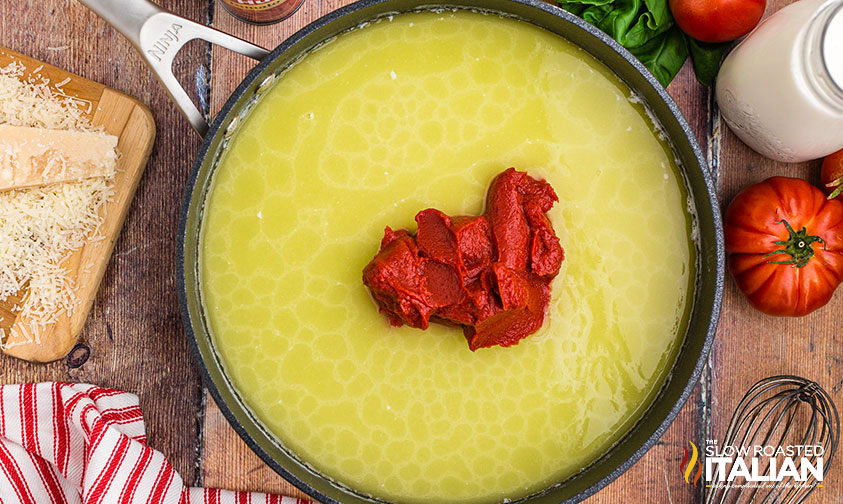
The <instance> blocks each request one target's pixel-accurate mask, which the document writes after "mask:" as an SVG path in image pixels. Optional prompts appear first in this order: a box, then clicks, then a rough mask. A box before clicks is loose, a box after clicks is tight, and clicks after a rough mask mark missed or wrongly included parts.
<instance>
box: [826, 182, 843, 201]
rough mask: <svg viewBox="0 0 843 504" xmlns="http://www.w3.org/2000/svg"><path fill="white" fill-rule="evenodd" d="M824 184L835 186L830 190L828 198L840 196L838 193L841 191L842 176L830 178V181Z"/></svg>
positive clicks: (842, 189) (842, 187) (842, 185)
mask: <svg viewBox="0 0 843 504" xmlns="http://www.w3.org/2000/svg"><path fill="white" fill-rule="evenodd" d="M825 186H826V187H836V188H837V189H835V190H834V191H832V192H831V194H829V195H828V198H827V199H834V198H836V197H838V196H840V193H843V177H838V178H836V179H834V180H832V181H831V182H829V183H828V184H826V185H825Z"/></svg>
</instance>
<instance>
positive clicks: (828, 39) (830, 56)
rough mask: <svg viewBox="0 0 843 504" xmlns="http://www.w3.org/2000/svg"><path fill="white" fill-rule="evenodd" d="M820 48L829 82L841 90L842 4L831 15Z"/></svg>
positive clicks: (842, 49)
mask: <svg viewBox="0 0 843 504" xmlns="http://www.w3.org/2000/svg"><path fill="white" fill-rule="evenodd" d="M820 47H821V52H822V59H823V62H824V63H825V67H826V69H828V74H829V76H830V77H831V80H832V81H833V82H834V83H835V84H836V85H837V87H838V88H839V89H841V90H843V3H841V5H840V6H838V7H837V8H836V10H835V12H833V13H832V14H831V17H830V18H829V20H828V22H827V24H826V26H825V33H823V35H822V44H821V46H820Z"/></svg>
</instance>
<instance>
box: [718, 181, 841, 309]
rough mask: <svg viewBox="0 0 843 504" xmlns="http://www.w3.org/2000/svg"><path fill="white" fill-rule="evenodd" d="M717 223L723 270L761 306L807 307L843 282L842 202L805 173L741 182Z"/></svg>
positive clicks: (814, 305) (816, 304)
mask: <svg viewBox="0 0 843 504" xmlns="http://www.w3.org/2000/svg"><path fill="white" fill-rule="evenodd" d="M723 227H724V232H725V235H726V253H727V254H728V256H729V272H730V273H731V274H732V276H733V277H734V278H735V283H736V284H737V285H738V289H740V291H741V292H742V293H743V294H744V296H746V298H747V300H749V303H750V304H751V305H752V306H753V307H755V308H757V309H758V310H760V311H762V312H764V313H767V314H769V315H776V316H788V317H799V316H802V315H806V314H808V313H811V312H812V311H814V310H816V309H817V308H819V307H821V306H823V305H825V304H826V303H828V301H829V300H830V299H831V296H832V294H834V289H836V288H837V286H838V285H839V284H840V282H841V281H843V202H841V201H838V200H836V199H834V200H827V199H826V198H825V195H824V194H823V192H822V191H820V190H819V189H817V188H816V187H814V186H812V185H811V184H809V183H808V182H805V181H804V180H800V179H793V178H785V177H773V178H769V179H767V180H765V181H763V182H761V183H760V184H755V185H751V186H749V187H747V188H745V189H744V190H742V191H741V192H740V193H738V195H737V196H735V199H733V200H732V202H731V203H730V204H729V207H728V208H727V209H726V216H725V219H724V226H723Z"/></svg>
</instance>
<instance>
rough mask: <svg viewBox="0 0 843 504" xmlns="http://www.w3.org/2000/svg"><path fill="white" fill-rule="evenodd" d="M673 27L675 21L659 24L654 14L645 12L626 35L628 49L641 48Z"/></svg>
mask: <svg viewBox="0 0 843 504" xmlns="http://www.w3.org/2000/svg"><path fill="white" fill-rule="evenodd" d="M671 26H673V20H671V21H670V22H668V23H661V24H659V23H657V22H656V21H655V16H654V15H653V14H652V13H649V12H645V13H643V14H641V16H640V17H639V18H638V22H637V23H635V25H633V26H632V28H630V29H629V31H628V32H627V34H626V43H625V44H622V45H623V46H624V47H626V48H632V47H641V46H642V45H644V44H646V43H647V42H649V41H650V40H652V39H653V38H655V37H657V36H659V35H661V34H662V33H664V32H666V31H667V30H669V29H670V27H671Z"/></svg>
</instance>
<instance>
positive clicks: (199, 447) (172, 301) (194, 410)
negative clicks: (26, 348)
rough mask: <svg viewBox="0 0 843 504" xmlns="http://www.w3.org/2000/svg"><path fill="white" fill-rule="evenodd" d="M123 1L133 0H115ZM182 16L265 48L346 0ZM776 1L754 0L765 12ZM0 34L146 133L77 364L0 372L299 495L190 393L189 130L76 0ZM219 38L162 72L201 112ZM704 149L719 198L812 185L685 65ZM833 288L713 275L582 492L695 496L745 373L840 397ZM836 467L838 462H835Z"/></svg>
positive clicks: (801, 167)
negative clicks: (695, 450)
mask: <svg viewBox="0 0 843 504" xmlns="http://www.w3.org/2000/svg"><path fill="white" fill-rule="evenodd" d="M126 1H132V0H126ZM156 1H158V2H159V3H160V4H161V5H163V6H165V7H166V8H168V9H170V10H172V11H174V12H176V13H177V14H180V15H182V16H185V17H188V18H190V19H193V20H196V21H199V22H202V23H206V24H210V25H213V26H215V27H217V28H219V29H221V30H224V31H227V32H229V33H232V34H235V35H238V36H240V37H242V38H245V39H247V40H250V41H253V42H255V43H257V44H260V45H263V46H264V47H267V48H272V47H274V46H276V45H277V44H279V43H280V42H281V41H282V40H283V39H284V38H285V37H287V36H289V35H290V34H292V33H293V32H294V31H296V30H298V29H299V28H301V27H302V26H304V25H305V24H307V23H308V22H310V21H311V20H313V19H316V18H318V17H320V16H322V15H324V14H326V13H328V12H330V11H331V10H334V9H336V8H338V7H340V6H342V5H345V4H346V3H350V2H348V1H346V0H306V1H305V4H304V6H302V8H301V9H299V11H298V12H297V13H296V14H295V15H293V17H291V18H290V19H288V20H286V21H284V22H283V23H281V24H278V25H274V26H270V27H255V26H251V25H247V24H244V23H242V22H239V21H237V20H235V19H234V18H232V17H231V16H230V15H229V14H228V13H227V12H225V11H224V10H223V8H222V5H221V3H220V2H219V0H156ZM787 3H789V1H788V0H770V1H768V6H767V13H768V14H769V13H770V12H773V11H775V10H776V9H778V8H780V7H782V6H783V5H785V4H787ZM0 45H2V46H6V47H9V48H11V49H14V50H17V51H20V52H22V53H25V54H28V55H30V56H32V57H35V58H38V59H41V60H43V61H46V62H49V63H51V64H53V65H56V66H59V67H63V68H66V69H68V70H70V71H71V72H74V73H78V74H81V75H83V76H85V77H88V78H90V79H93V80H96V81H100V82H102V83H104V84H106V85H108V86H111V87H114V88H116V89H118V90H120V91H124V92H126V93H128V94H130V95H133V96H135V97H137V98H139V99H140V100H141V101H142V102H144V103H146V104H147V105H148V106H149V108H150V109H151V110H152V112H153V114H154V116H155V120H156V123H157V128H158V139H157V141H156V144H155V150H154V151H153V155H152V158H151V160H150V162H149V165H148V167H147V171H146V174H145V176H144V177H143V179H142V180H141V183H140V187H139V189H138V192H137V196H136V198H135V201H134V204H133V205H132V208H131V210H130V212H129V215H128V218H127V220H126V224H125V227H124V229H123V233H122V236H121V238H120V240H119V242H118V243H117V247H116V249H115V253H114V256H113V257H112V259H111V264H110V265H109V267H108V271H107V273H106V276H105V278H104V280H103V284H102V286H101V288H100V291H99V294H98V296H97V299H96V303H95V305H94V308H93V310H92V312H91V316H90V318H89V320H88V322H87V325H86V326H85V329H84V332H83V335H82V338H83V341H84V342H86V343H87V344H88V345H89V346H90V348H91V356H90V359H89V360H88V361H87V362H86V363H85V364H84V365H82V366H81V367H78V368H71V367H70V366H69V365H68V363H67V362H65V361H59V362H56V363H53V364H49V365H33V364H28V363H25V362H20V361H17V360H15V359H12V358H9V357H5V356H3V357H0V376H2V378H0V381H2V383H21V382H34V381H46V380H62V381H77V382H89V383H94V384H98V385H102V386H109V387H116V388H120V389H123V390H127V391H132V392H134V393H136V394H138V395H139V396H140V402H141V407H142V408H143V411H144V413H145V417H146V422H147V434H148V439H149V444H150V445H151V446H153V447H155V448H156V449H158V450H160V451H162V452H163V453H164V454H165V455H166V456H167V457H168V458H169V459H170V460H171V461H172V462H173V464H174V465H175V468H176V470H177V471H178V472H179V473H180V474H181V475H182V476H183V477H184V479H185V481H186V482H187V483H189V484H192V485H198V486H214V487H222V488H228V489H232V490H261V491H269V492H283V493H287V494H291V495H296V496H301V495H303V494H301V493H300V492H299V491H298V490H297V489H295V488H293V487H292V486H291V485H290V484H289V483H287V482H286V481H284V480H283V479H281V478H280V477H279V476H277V475H276V474H275V473H274V472H273V471H272V470H271V469H269V467H267V466H266V465H264V464H263V463H262V462H261V461H260V460H259V459H258V458H257V457H256V456H255V455H254V454H253V453H252V452H251V451H250V450H249V449H248V448H247V447H246V445H245V444H244V443H243V442H242V441H241V440H240V438H239V437H238V436H237V435H236V434H235V433H234V431H233V430H232V429H231V428H230V427H229V425H228V424H227V423H226V421H225V419H224V418H223V417H222V415H221V413H220V411H219V409H218V408H217V407H216V405H215V404H214V402H213V400H212V399H211V398H210V397H209V395H208V394H207V392H206V391H205V390H204V389H203V387H202V384H201V382H200V379H199V375H198V372H197V368H196V367H195V365H194V363H193V361H192V356H191V355H190V352H189V351H188V345H187V340H186V337H185V333H184V331H183V329H182V326H181V320H180V314H179V306H178V299H177V294H176V292H177V288H178V279H177V277H176V240H177V236H176V235H177V226H178V216H179V208H180V205H181V199H182V190H183V187H184V185H185V181H186V179H187V175H188V171H189V169H190V165H191V162H192V159H193V157H194V156H195V154H196V152H197V150H198V147H199V143H200V139H199V137H198V135H196V134H195V133H194V132H193V131H192V130H191V129H190V127H189V126H188V124H187V121H186V120H185V119H184V118H183V117H182V116H181V115H180V114H179V113H178V111H177V110H176V108H175V106H174V105H173V104H172V103H171V102H170V100H169V99H168V97H167V95H166V94H165V93H164V91H163V90H162V88H161V87H160V86H159V85H158V83H157V81H156V80H155V79H154V78H153V77H152V75H151V73H150V72H149V70H148V69H147V68H146V67H145V66H144V65H143V64H142V62H141V59H140V57H139V56H138V54H136V53H135V51H134V50H133V49H132V47H131V45H130V44H129V42H128V41H127V40H126V39H124V38H123V37H122V36H120V35H119V34H117V33H116V32H115V31H114V30H113V29H112V28H111V27H110V26H108V25H107V24H106V23H105V22H103V21H102V20H101V19H99V18H98V17H96V16H95V15H94V14H92V13H91V12H89V11H88V10H87V9H86V8H85V7H83V6H82V5H81V4H79V3H77V2H76V1H75V0H38V1H35V2H29V1H19V0H2V2H0ZM251 64H252V63H251V62H250V61H248V60H246V59H245V58H242V57H240V56H237V55H234V54H232V53H230V52H228V51H226V50H224V49H219V48H209V47H208V46H207V45H206V44H204V43H201V42H198V41H194V42H191V43H190V44H189V45H188V46H187V47H186V48H185V49H184V50H183V51H182V53H181V54H180V55H179V57H178V59H177V61H176V64H175V71H176V74H177V76H178V77H179V79H180V80H181V82H182V83H184V85H185V87H186V88H187V89H188V90H189V92H190V93H191V94H192V96H193V98H194V99H195V100H196V101H197V103H199V104H200V106H201V107H202V108H204V110H205V111H206V112H209V113H210V114H211V115H213V114H214V113H215V112H216V111H217V110H218V109H219V108H220V107H221V106H222V104H223V103H224V102H225V100H226V98H227V97H228V96H229V94H230V92H231V91H232V90H233V89H234V87H235V86H236V85H237V84H238V83H239V81H240V79H241V77H242V76H244V75H245V73H246V72H247V70H248V69H249V68H250V66H251ZM668 90H669V91H670V94H671V95H672V96H673V97H674V99H675V100H676V101H677V102H678V103H679V106H680V107H681V109H682V111H683V112H684V113H685V116H686V117H687V118H688V121H689V122H690V124H691V126H692V128H693V130H694V132H695V133H696V135H697V138H698V140H699V142H700V144H701V145H702V148H703V152H706V153H707V156H708V160H709V162H710V164H711V167H712V169H713V170H714V172H715V173H716V177H717V189H718V195H719V197H720V201H721V207H725V205H724V203H726V202H728V201H729V200H730V199H731V198H732V197H733V196H734V195H735V194H736V193H737V192H738V191H739V190H740V189H741V188H743V187H744V186H746V185H748V184H751V183H755V182H758V181H761V180H763V179H765V178H767V177H769V176H772V175H786V176H795V177H804V178H807V179H808V180H810V181H812V182H815V183H816V182H818V177H819V163H818V162H811V163H803V164H783V163H775V162H772V161H769V160H765V159H763V158H762V157H760V156H759V155H757V154H755V153H754V152H752V151H750V150H749V149H748V148H747V147H746V146H744V145H743V144H742V143H741V142H740V141H739V140H738V139H737V138H736V137H735V136H734V135H732V133H731V132H730V131H729V130H728V129H727V128H726V126H725V124H724V123H723V121H722V120H721V119H720V115H719V112H718V110H717V107H716V105H715V103H714V101H713V97H712V94H711V92H710V90H708V89H706V88H703V87H702V86H700V85H699V84H698V83H697V82H696V81H695V80H694V77H693V73H692V72H691V69H690V66H689V65H686V66H685V68H684V69H683V70H682V72H681V73H680V74H679V76H678V77H677V79H676V80H675V81H674V82H673V83H672V84H671V85H670V87H669V89H668ZM841 314H843V294H841V293H839V292H838V293H837V295H836V296H835V298H834V299H833V300H832V302H831V303H830V304H829V305H828V306H826V307H825V308H824V309H822V310H820V311H818V312H815V313H814V314H812V315H809V316H807V317H804V318H801V319H779V318H773V317H768V316H764V315H762V314H761V313H758V312H756V311H754V310H753V309H751V308H750V307H749V306H748V305H747V303H746V302H745V301H744V299H743V298H742V297H741V296H740V294H739V293H738V292H737V290H736V289H735V286H734V283H733V282H732V281H731V279H727V282H726V292H725V297H724V303H723V313H722V317H721V319H720V326H719V330H718V333H717V338H716V340H715V344H714V348H713V351H712V353H711V358H710V360H709V365H708V367H707V368H706V369H705V370H704V373H703V377H702V380H701V382H700V383H699V384H698V385H697V386H696V388H695V389H694V393H693V395H692V396H691V399H690V400H689V401H688V403H687V404H686V405H685V407H684V408H683V410H682V412H681V413H680V414H679V416H678V418H677V419H676V421H675V422H674V423H673V424H672V426H671V427H670V428H669V429H668V430H667V432H666V433H665V435H664V436H663V437H662V439H661V441H659V443H658V444H657V445H656V446H655V447H654V448H652V449H651V450H650V451H649V452H648V453H647V454H646V455H645V456H644V457H643V458H642V459H641V460H640V461H639V462H638V463H637V464H636V465H635V466H633V468H632V469H630V470H629V471H627V472H626V473H625V474H624V475H623V476H621V477H620V478H619V479H618V480H616V481H615V482H614V483H612V484H611V485H609V486H608V487H606V488H605V489H604V490H602V491H601V492H599V493H598V494H597V495H595V496H594V497H592V498H590V499H589V500H588V502H589V503H590V504H592V503H593V504H599V503H627V502H629V503H632V502H635V503H661V502H666V503H667V502H669V503H671V504H673V503H677V504H679V503H697V502H701V497H702V488H694V487H693V486H690V485H688V484H686V483H685V482H684V480H683V479H682V478H681V476H680V474H679V468H678V466H679V462H680V460H681V458H682V455H683V450H682V448H683V447H684V446H687V442H688V441H693V442H694V443H696V444H697V446H701V445H704V444H705V440H706V439H711V438H717V439H722V436H723V433H724V431H725V428H726V425H727V424H728V421H729V418H730V416H731V414H732V411H733V409H734V407H735V405H736V404H737V401H738V400H739V399H740V397H741V396H742V395H743V393H744V392H745V391H746V389H747V388H748V387H750V386H751V385H752V384H753V383H754V382H755V381H757V380H758V379H760V378H763V377H766V376H770V375H775V374H796V375H801V376H805V377H807V378H811V379H813V380H816V381H818V382H820V383H821V384H822V385H824V386H825V387H826V389H827V390H828V391H829V392H830V393H831V394H832V395H833V397H834V399H835V402H836V403H837V404H838V406H839V407H843V393H842V392H841V389H843V336H842V335H841V326H843V317H841ZM836 465H838V466H839V465H840V464H839V463H838V464H836ZM809 502H812V503H832V502H843V469H841V468H840V467H834V468H833V469H832V470H831V471H830V472H829V473H827V476H826V481H825V485H824V487H823V488H821V489H819V490H818V491H817V492H815V493H814V495H813V497H812V498H811V499H810V501H809Z"/></svg>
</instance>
